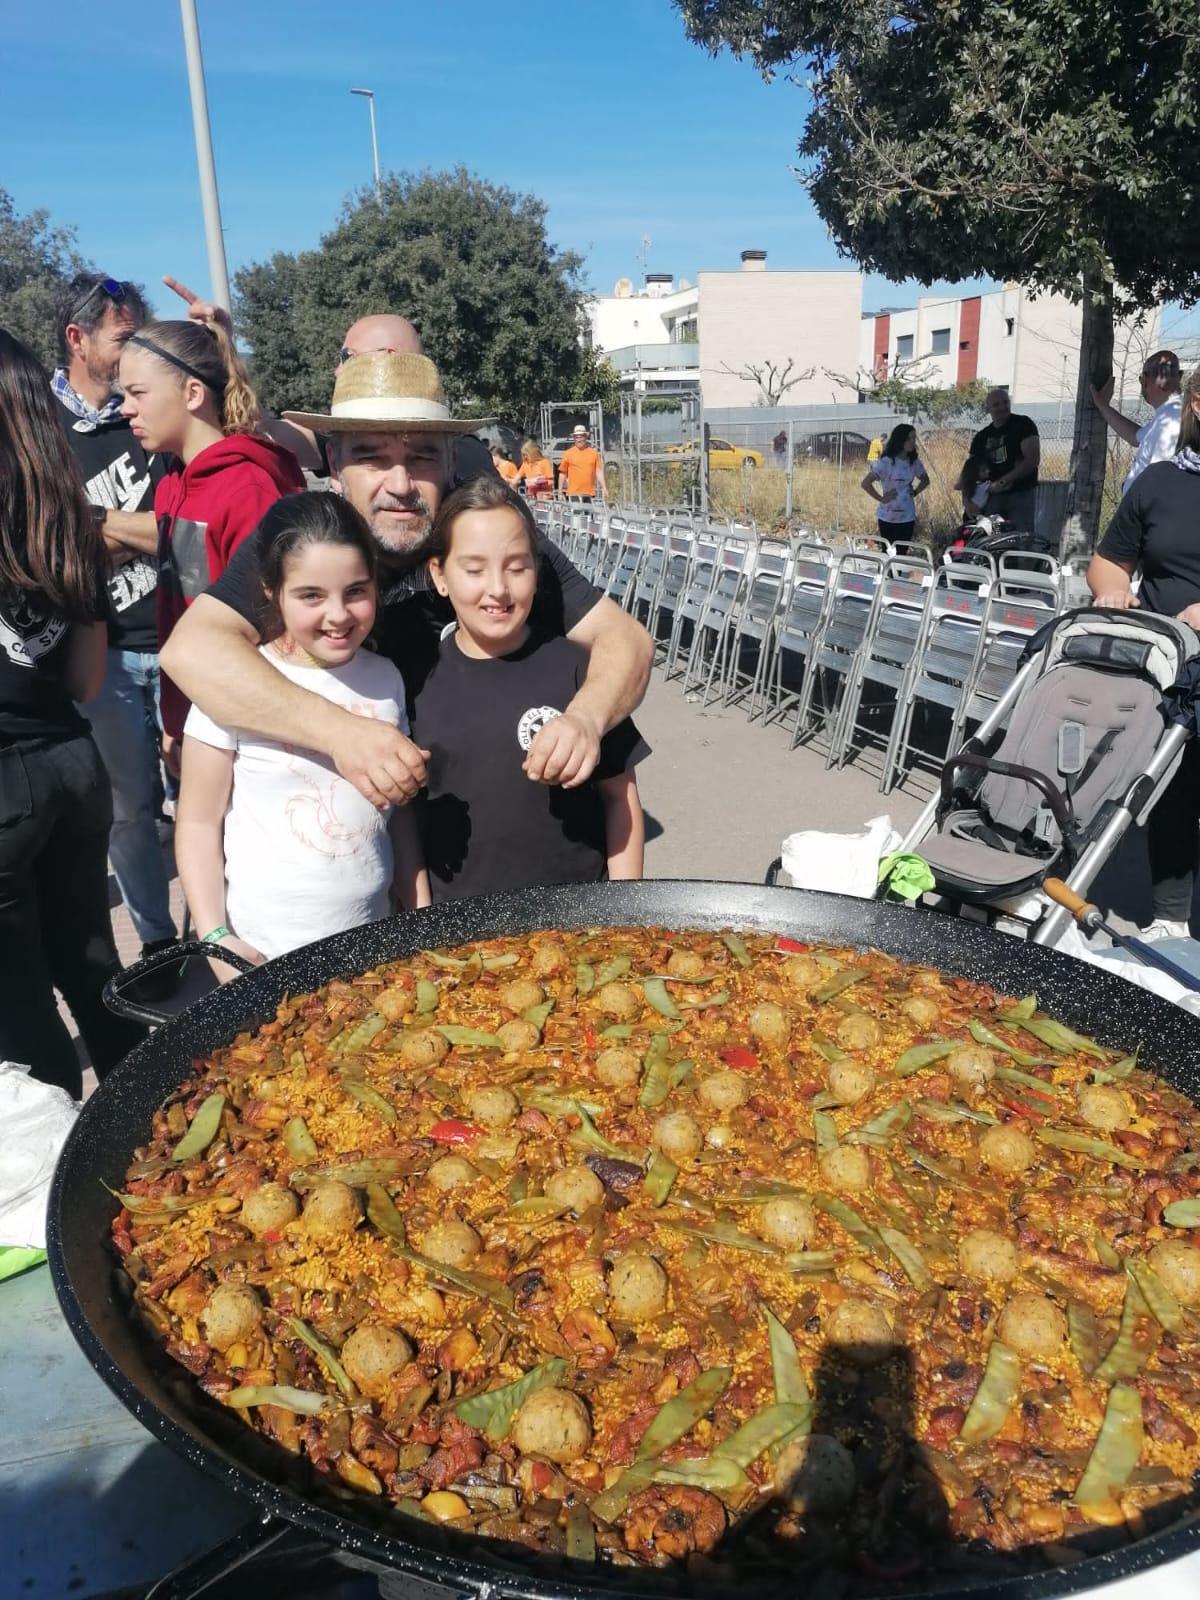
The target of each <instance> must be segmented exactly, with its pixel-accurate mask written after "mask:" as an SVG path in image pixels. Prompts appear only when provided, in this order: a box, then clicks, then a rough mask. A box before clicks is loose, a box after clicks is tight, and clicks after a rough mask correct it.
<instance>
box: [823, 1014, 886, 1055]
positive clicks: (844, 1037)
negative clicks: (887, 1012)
mask: <svg viewBox="0 0 1200 1600" xmlns="http://www.w3.org/2000/svg"><path fill="white" fill-rule="evenodd" d="M834 1038H835V1039H836V1040H837V1042H838V1043H839V1044H840V1045H841V1047H842V1049H843V1050H870V1049H872V1048H873V1047H874V1046H875V1045H877V1044H878V1043H879V1041H880V1040H881V1039H882V1038H883V1029H882V1027H881V1026H880V1025H879V1022H878V1020H877V1019H876V1018H875V1017H869V1016H867V1014H866V1012H865V1011H852V1012H851V1013H850V1015H849V1016H848V1017H843V1018H842V1020H841V1021H840V1022H839V1023H838V1025H837V1031H836V1032H835V1034H834Z"/></svg>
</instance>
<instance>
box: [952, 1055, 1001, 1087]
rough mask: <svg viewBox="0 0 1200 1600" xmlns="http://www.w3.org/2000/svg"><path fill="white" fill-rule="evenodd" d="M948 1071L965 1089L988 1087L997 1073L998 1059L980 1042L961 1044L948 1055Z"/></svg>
mask: <svg viewBox="0 0 1200 1600" xmlns="http://www.w3.org/2000/svg"><path fill="white" fill-rule="evenodd" d="M946 1071H947V1072H948V1073H949V1074H950V1076H951V1077H952V1078H954V1079H955V1080H956V1082H957V1083H958V1084H959V1085H960V1087H961V1088H963V1089H986V1088H987V1086H988V1084H989V1083H990V1082H991V1081H992V1079H993V1078H994V1077H995V1075H996V1059H995V1057H994V1056H993V1055H992V1052H991V1051H990V1050H985V1049H984V1048H983V1046H982V1045H978V1044H960V1045H959V1046H958V1048H957V1049H956V1050H951V1052H950V1054H949V1055H948V1056H947V1057H946Z"/></svg>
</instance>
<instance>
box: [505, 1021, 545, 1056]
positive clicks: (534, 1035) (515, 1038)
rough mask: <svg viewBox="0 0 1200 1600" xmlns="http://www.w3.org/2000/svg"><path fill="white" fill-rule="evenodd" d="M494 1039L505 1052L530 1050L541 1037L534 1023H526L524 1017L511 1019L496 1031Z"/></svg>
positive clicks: (540, 1031) (539, 1030)
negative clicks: (495, 1038)
mask: <svg viewBox="0 0 1200 1600" xmlns="http://www.w3.org/2000/svg"><path fill="white" fill-rule="evenodd" d="M496 1037H497V1039H499V1041H500V1043H501V1044H502V1045H503V1046H504V1048H505V1049H506V1050H532V1049H533V1047H534V1045H535V1044H537V1042H538V1040H539V1039H540V1038H541V1037H542V1030H541V1029H540V1028H539V1027H538V1025H537V1023H536V1022H526V1021H525V1019H524V1017H512V1018H511V1019H510V1020H509V1021H508V1022H502V1023H501V1024H500V1026H499V1027H498V1028H497V1029H496Z"/></svg>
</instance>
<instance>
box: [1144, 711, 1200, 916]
mask: <svg viewBox="0 0 1200 1600" xmlns="http://www.w3.org/2000/svg"><path fill="white" fill-rule="evenodd" d="M1146 844H1147V846H1148V848H1149V852H1150V885H1151V889H1152V892H1153V898H1154V915H1155V916H1156V917H1164V918H1166V919H1167V920H1168V921H1169V922H1186V921H1187V920H1188V919H1189V917H1190V916H1191V914H1192V893H1193V891H1194V890H1195V887H1196V870H1197V866H1198V865H1200V743H1198V742H1197V741H1196V740H1195V739H1191V740H1189V741H1188V743H1187V744H1185V745H1184V747H1183V760H1182V761H1181V762H1180V763H1179V771H1178V772H1177V773H1176V774H1175V776H1174V777H1173V778H1172V779H1171V781H1170V783H1169V784H1168V785H1167V787H1166V790H1165V791H1164V793H1163V795H1162V798H1161V799H1160V800H1159V802H1158V804H1157V805H1156V806H1155V808H1154V810H1153V811H1152V812H1151V813H1150V816H1149V818H1148V819H1147V822H1146Z"/></svg>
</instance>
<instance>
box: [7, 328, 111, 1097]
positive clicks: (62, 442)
mask: <svg viewBox="0 0 1200 1600" xmlns="http://www.w3.org/2000/svg"><path fill="white" fill-rule="evenodd" d="M56 405H57V402H56V401H55V400H54V398H53V395H52V393H51V390H50V379H49V377H48V376H47V374H46V372H45V371H44V369H43V368H42V367H41V366H40V365H39V363H38V362H37V360H36V358H35V357H34V356H33V355H32V354H31V353H30V351H28V350H27V349H26V348H25V346H24V345H23V344H20V343H19V342H18V341H17V340H16V339H14V338H13V337H12V335H11V334H9V333H7V332H5V331H4V330H3V329H0V1061H14V1062H18V1063H22V1064H25V1065H28V1066H29V1067H31V1068H32V1071H33V1075H34V1077H35V1078H41V1079H42V1080H43V1081H44V1082H47V1083H55V1084H58V1085H60V1086H61V1087H62V1088H64V1089H66V1090H68V1091H69V1092H70V1093H71V1094H72V1095H73V1096H75V1098H78V1097H79V1095H80V1094H81V1092H82V1075H81V1072H80V1067H79V1062H78V1059H77V1057H76V1054H75V1047H74V1045H73V1044H72V1042H71V1037H70V1035H69V1033H68V1032H67V1029H66V1027H65V1025H64V1024H63V1021H62V1018H61V1017H60V1016H59V1013H58V1007H57V1004H56V1002H55V998H54V991H55V989H56V988H57V989H58V990H59V991H60V993H61V994H62V996H63V998H64V999H65V1000H66V1002H67V1004H68V1006H69V1007H70V1008H71V1012H72V1014H73V1015H74V1017H75V1021H76V1022H77V1023H78V1025H79V1031H80V1033H81V1034H82V1035H83V1040H84V1043H85V1044H86V1046H87V1049H88V1054H89V1055H90V1057H91V1060H92V1065H93V1066H94V1067H95V1068H96V1071H97V1072H98V1073H100V1074H101V1075H103V1074H104V1073H105V1072H106V1071H107V1070H108V1069H109V1067H111V1066H114V1065H115V1063H116V1062H117V1061H118V1060H119V1059H120V1058H121V1056H122V1055H124V1054H125V1052H126V1051H128V1050H130V1049H131V1048H132V1047H133V1045H134V1044H136V1042H137V1041H138V1039H139V1038H141V1036H142V1033H141V1030H140V1029H138V1028H133V1027H131V1026H130V1025H129V1024H128V1023H125V1022H120V1021H118V1019H117V1018H116V1017H114V1016H112V1015H111V1014H110V1013H109V1012H108V1011H106V1010H105V1007H104V1003H103V1001H102V999H101V990H102V989H103V987H104V984H105V982H106V980H107V979H108V978H109V977H110V976H111V975H112V974H113V973H114V972H115V971H116V970H117V966H118V962H117V952H116V949H115V947H114V944H113V937H112V924H111V921H110V918H109V910H108V869H107V865H106V858H107V851H108V832H109V828H110V827H111V825H112V796H111V792H110V790H109V784H108V777H107V775H106V773H105V771H104V767H103V764H102V763H101V760H100V756H99V754H98V752H97V750H96V747H95V745H94V744H93V743H92V738H91V733H90V731H89V729H88V725H87V723H86V722H85V721H84V720H83V718H82V717H81V716H80V715H79V713H78V711H76V709H75V706H74V704H73V702H74V701H76V700H90V699H92V698H94V696H95V695H97V694H98V693H99V691H100V688H101V685H102V684H103V682H104V667H105V617H106V615H107V604H106V595H105V585H106V581H107V563H106V557H105V553H104V545H103V541H102V538H101V534H100V527H99V523H98V522H97V521H96V519H95V517H94V515H93V512H92V509H91V507H90V506H89V505H88V503H87V499H86V497H85V495H84V491H83V483H82V480H81V478H80V476H79V471H78V468H77V467H76V465H75V461H74V458H73V456H72V455H71V452H70V449H69V447H68V445H67V441H66V437H65V435H64V433H63V429H62V425H61V423H60V422H59V419H58V416H57V415H56Z"/></svg>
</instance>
